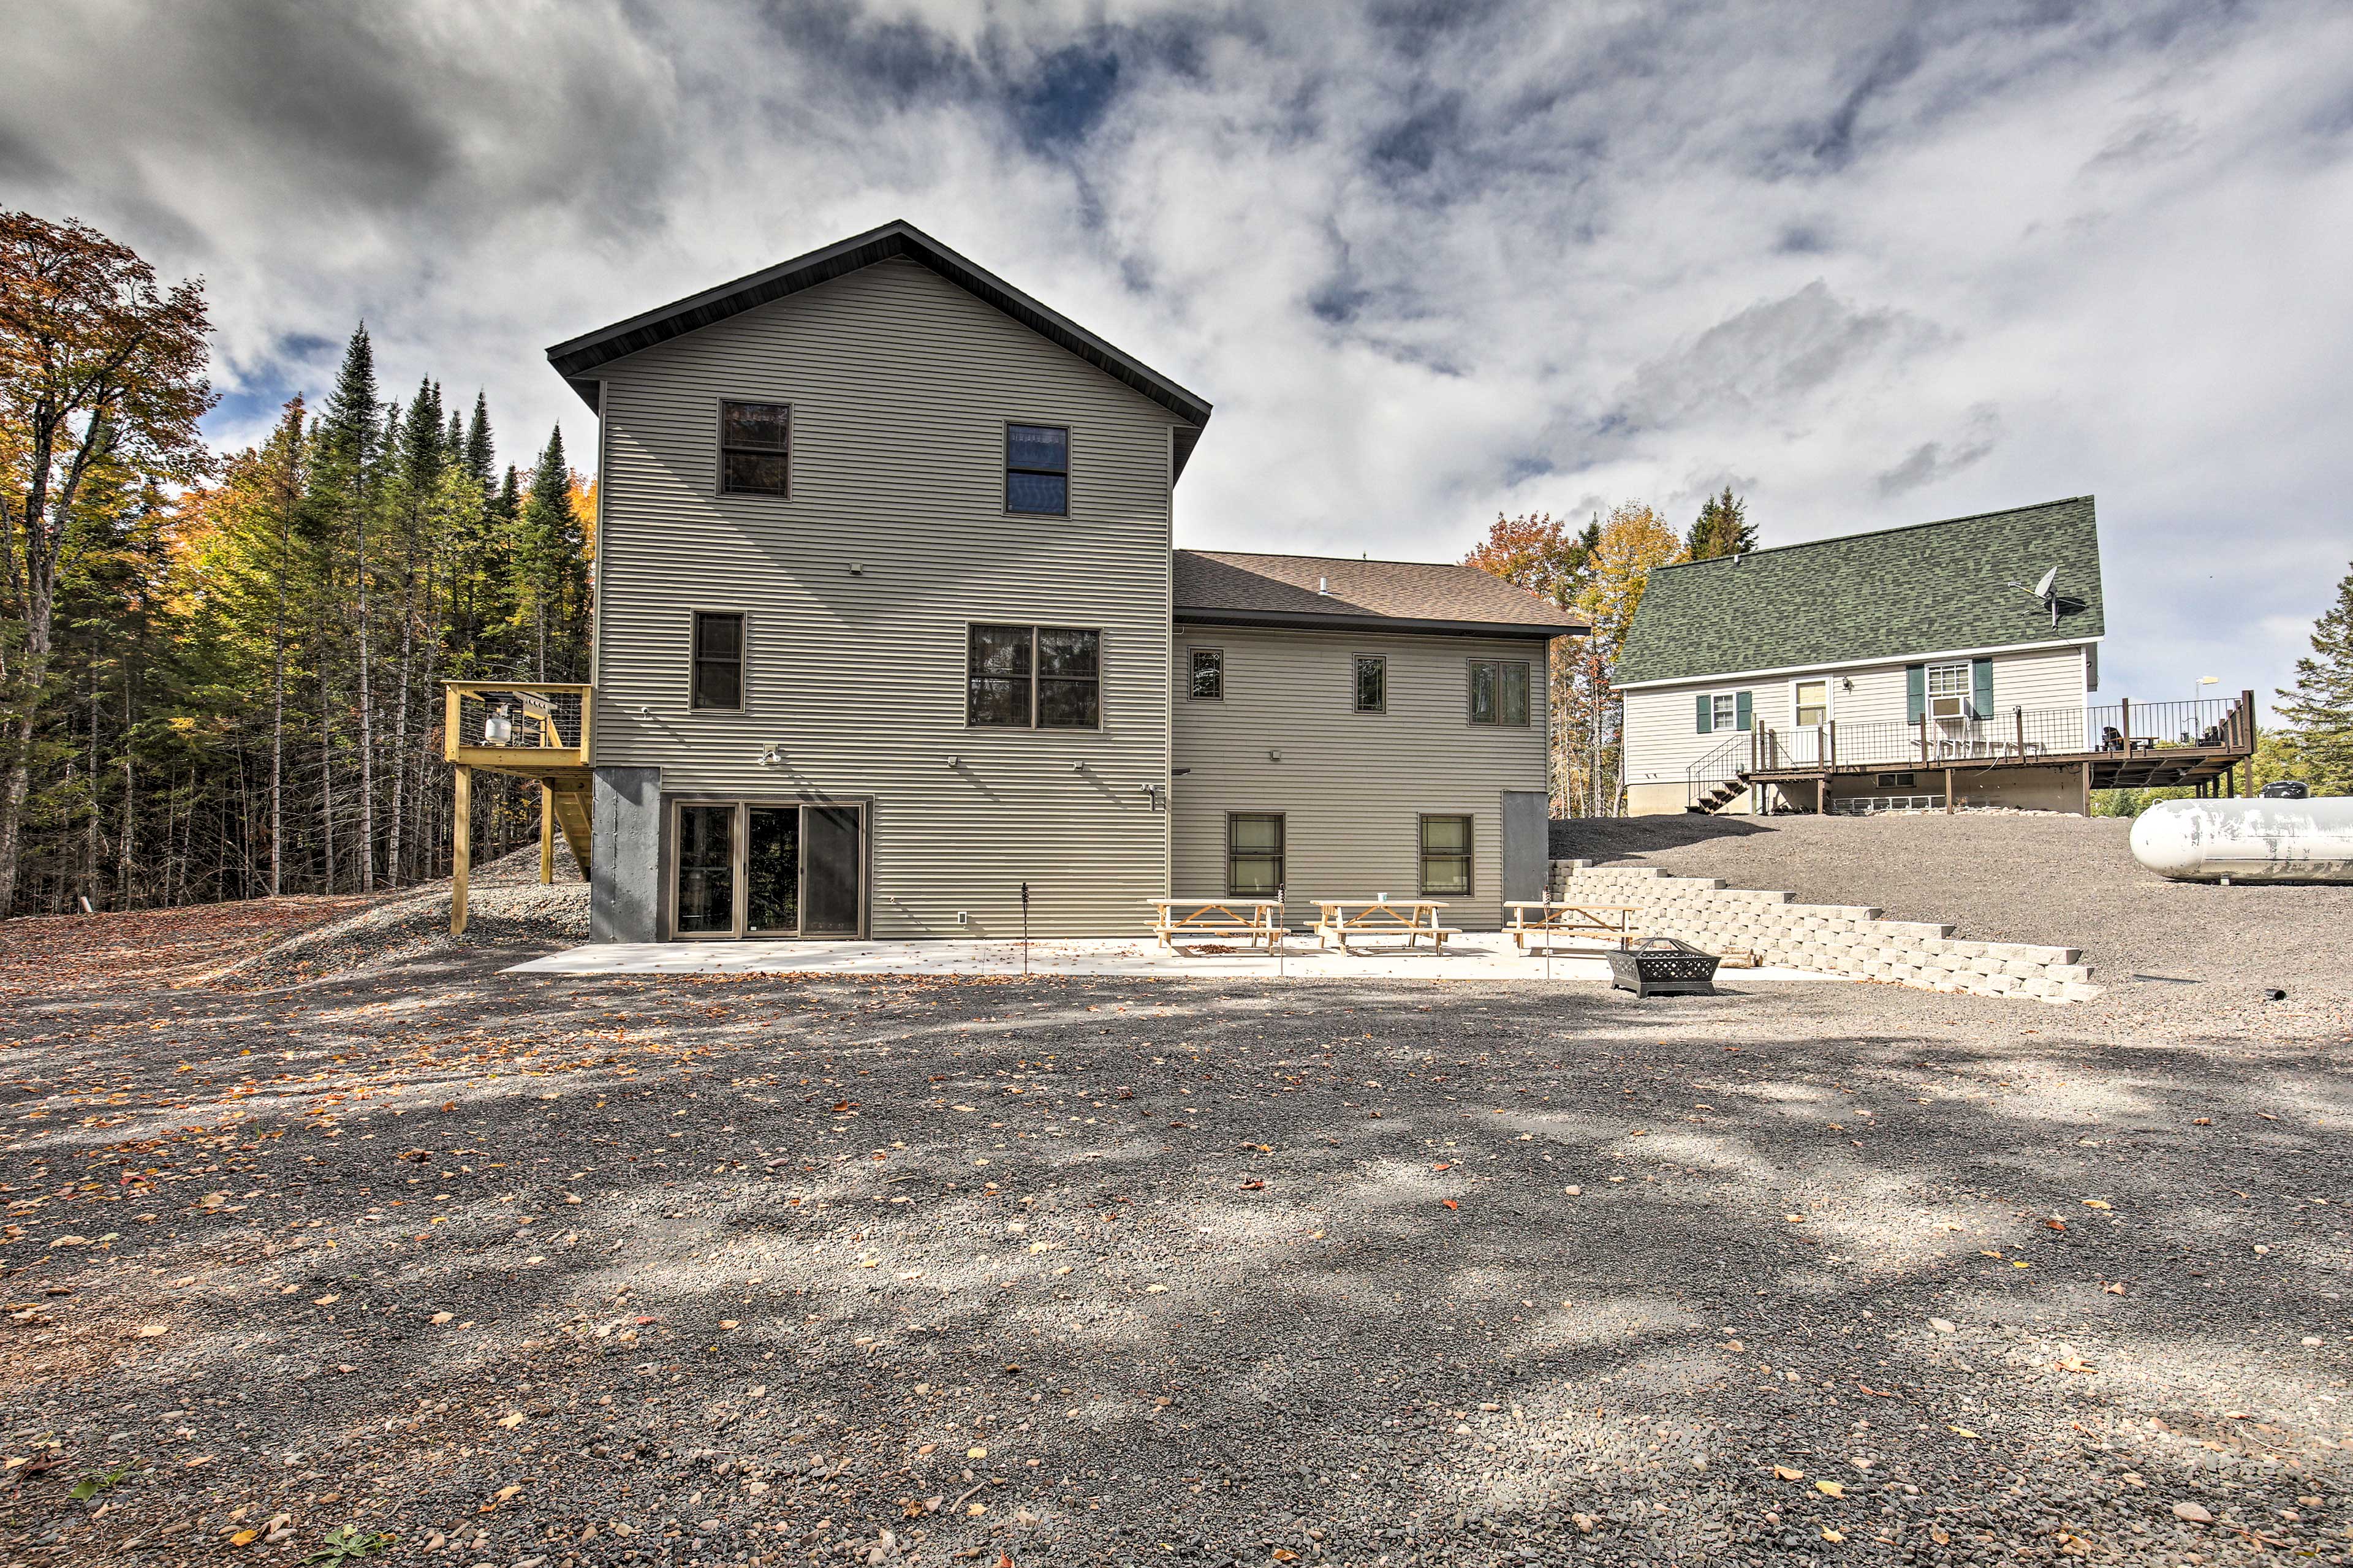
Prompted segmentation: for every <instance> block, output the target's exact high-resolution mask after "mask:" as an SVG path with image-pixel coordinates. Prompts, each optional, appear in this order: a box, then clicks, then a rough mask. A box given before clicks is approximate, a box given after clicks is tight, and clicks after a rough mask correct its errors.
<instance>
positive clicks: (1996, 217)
mask: <svg viewBox="0 0 2353 1568" xmlns="http://www.w3.org/2000/svg"><path fill="white" fill-rule="evenodd" d="M11 13H13V14H14V15H13V17H12V16H11V15H10V14H11ZM0 21H4V22H5V25H6V33H7V36H8V37H9V38H10V47H11V51H12V53H13V54H14V55H15V57H16V65H15V67H14V68H12V70H11V72H10V75H11V79H12V81H11V88H10V90H9V92H8V93H7V94H5V95H0V202H5V203H6V204H7V205H21V206H26V207H29V208H31V209H32V210H34V211H36V212H39V213H42V214H43V215H45V216H69V215H70V216H79V217H80V218H82V219H84V220H85V221H87V222H90V223H92V224H94V225H97V226H100V227H101V228H104V229H106V230H107V231H109V232H111V233H112V234H114V235H115V236H116V237H120V238H121V239H123V240H125V241H127V242H129V243H131V244H132V245H134V246H135V247H138V248H139V249H140V250H141V251H142V252H143V253H145V254H146V255H147V256H148V257H149V258H151V259H153V261H155V262H156V263H157V265H158V266H159V267H161V268H163V269H164V270H165V271H166V272H168V273H170V274H173V275H182V274H188V273H201V274H203V275H204V276H205V277H206V279H207V280H208V283H209V289H210V296H211V299H212V301H213V310H214V316H215V320H216V321H217V322H218V324H219V327H220V332H219V338H218V365H217V379H218V382H219V384H220V385H221V386H222V387H223V389H224V390H225V391H226V392H227V399H226V401H225V403H224V405H223V407H222V409H221V411H220V413H219V414H218V415H217V416H216V419H215V421H214V428H215V431H216V435H217V436H218V437H219V438H220V439H222V440H223V441H224V442H241V441H243V440H245V439H247V438H249V437H251V436H252V435H253V434H254V433H255V432H256V431H257V430H258V429H259V427H260V426H262V425H264V424H266V423H267V421H268V418H269V415H270V413H271V412H272V411H273V410H274V408H275V407H276V405H278V404H279V403H280V401H281V400H282V399H283V398H284V397H286V396H287V395H289V394H290V393H291V392H292V391H294V390H297V389H303V390H308V391H311V392H313V393H315V392H317V391H318V390H319V389H320V388H322V386H323V385H324V384H325V383H326V381H327V378H328V375H329V373H330V372H331V370H332V363H333V360H334V358H335V357H336V354H337V353H339V351H340V347H341V343H342V341H343V337H344V336H345V335H346V334H347V333H348V332H349V331H350V330H351V327H352V324H353V321H355V320H356V319H358V318H360V317H362V316H364V317H365V318H366V320H367V321H368V323H369V327H370V329H371V331H372V332H373V333H374V334H375V341H376V344H377V349H378V353H379V356H380V364H381V366H382V368H383V372H384V374H385V381H386V384H387V385H388V386H393V387H402V388H407V387H413V386H414V385H415V384H416V382H417V378H418V377H419V376H422V375H427V374H429V375H432V376H435V377H437V378H438V379H439V380H441V381H442V382H443V383H444V384H445V388H446V389H447V391H448V393H449V394H450V395H453V396H461V397H467V398H470V396H471V395H472V392H473V390H474V389H475V388H476V387H477V386H480V387H483V388H486V389H487V390H488V392H489V395H490V398H491V407H492V412H493V416H494V418H495V420H496V422H497V424H498V426H499V429H500V431H501V436H502V437H503V441H504V455H505V456H507V457H509V458H515V459H517V460H521V459H522V458H524V456H525V448H526V447H535V446H536V445H537V444H538V443H539V442H540V441H541V440H543V438H544V436H545V433H546V430H547V428H548V426H550V424H551V423H553V422H555V421H558V420H561V421H562V422H563V423H564V425H565V436H566V439H567V441H580V442H584V443H585V442H586V439H587V438H588V437H590V435H591V431H590V428H589V423H590V422H589V420H588V418H587V416H586V413H585V411H584V410H583V409H582V408H581V407H580V405H578V404H577V403H576V402H575V401H574V400H573V399H572V398H571V395H570V394H569V393H567V392H566V391H565V389H564V388H563V386H562V385H561V384H560V383H558V381H557V380H556V378H555V377H554V374H553V373H552V372H550V371H549V370H548V369H547V368H546V365H545V363H544V360H543V353H542V351H543V349H544V347H545V346H546V345H547V344H549V343H551V342H556V341H558V340H560V339H563V338H566V337H570V336H572V335H574V334H575V333H578V332H580V331H586V330H588V329H591V328H594V327H597V326H601V325H603V324H605V323H607V322H608V321H613V320H616V319H617V318H619V317H622V316H624V315H628V314H631V313H634V312H636V311H638V310H642V309H645V308H647V307H649V306H650V305H653V304H656V303H659V302H661V301H663V300H670V299H672V298H675V297H677V296H680V295H681V294H685V293H688V292H691V291H692V290H695V289H700V288H702V287H705V286H707V285H709V284H712V283H714V282H718V281H721V280H723V279H728V278H731V277H733V276H736V275H738V274H741V273H743V272H746V271H749V270H752V269H754V268H758V267H761V266H764V265H766V264H768V263H770V262H773V261H776V260H780V259H782V258H786V257H788V256H792V255H796V254H797V253H799V252H801V251H804V250H807V249H810V248H813V247H817V246H818V245H821V244H824V243H826V242H828V241H830V240H833V239H836V238H839V237H842V236H844V235H848V234H850V233H854V232H856V231H858V230H860V229H864V228H868V227H871V226H873V225H875V224H877V223H880V222H882V221H884V220H886V219H889V218H893V217H905V218H908V219H910V220H912V221H913V222H914V223H916V224H917V225H919V226H922V227H923V228H925V229H927V230H929V231H930V232H931V233H932V234H934V236H936V237H939V238H940V239H942V240H944V241H945V242H946V243H947V244H949V245H951V246H953V247H956V248H957V249H959V250H962V251H963V252H965V254H966V255H968V256H970V257H972V258H974V259H975V260H976V261H978V262H979V263H981V264H982V265H983V266H986V267H987V268H991V269H993V270H995V271H997V272H998V273H1000V274H1002V275H1003V276H1005V277H1007V278H1008V279H1011V280H1013V281H1014V282H1015V283H1017V284H1018V285H1019V286H1021V287H1022V288H1024V289H1028V290H1029V292H1031V293H1033V294H1036V295H1038V296H1039V297H1040V298H1042V299H1044V300H1047V301H1048V302H1050V303H1051V304H1053V305H1054V306H1056V307H1057V308H1058V309H1060V310H1062V311H1063V312H1064V313H1066V314H1068V315H1070V316H1071V317H1074V318H1075V319H1077V320H1078V321H1082V322H1085V323H1086V324H1087V325H1088V326H1090V327H1091V328H1092V329H1093V330H1095V331H1097V332H1099V333H1101V334H1102V335H1103V336H1104V337H1107V338H1109V339H1110V340H1111V341H1112V342H1116V343H1118V344H1120V345H1121V346H1122V347H1123V348H1125V349H1127V350H1129V351H1130V352H1132V353H1135V354H1136V355H1137V356H1138V357H1140V358H1142V359H1144V360H1145V361H1146V362H1147V363H1151V364H1153V365H1154V366H1155V367H1156V368H1158V369H1160V370H1162V371H1164V372H1166V374H1170V375H1172V376H1174V377H1175V378H1176V379H1177V380H1179V381H1181V382H1183V383H1184V384H1187V386H1189V387H1191V388H1193V389H1194V390H1196V391H1198V392H1199V393H1200V394H1202V395H1205V396H1207V397H1208V398H1209V399H1210V400H1211V401H1213V402H1214V403H1215V404H1216V405H1217V410H1218V412H1217V417H1216V419H1215V420H1214V421H1213V423H1212V424H1211V426H1210V427H1209V431H1208V435H1207V437H1206V438H1205V439H1204V440H1203V442H1202V445H1201V447H1200V450H1199V453H1198V456H1197V457H1196V458H1195V460H1194V463H1193V465H1192V467H1191V468H1189V469H1188V470H1187V475H1186V479H1185V483H1184V485H1183V486H1182V488H1181V489H1180V490H1179V493H1178V502H1177V505H1178V512H1177V516H1178V532H1179V538H1180V542H1185V543H1188V544H1197V545H1204V546H1218V545H1226V546H1242V545H1249V546H1254V547H1259V548H1268V547H1276V548H1290V549H1297V550H1303V551H1332V552H1349V553H1354V552H1358V551H1370V552H1374V553H1377V554H1388V555H1395V556H1403V557H1410V558H1422V559H1439V558H1446V557H1451V556H1454V555H1459V554H1460V553H1461V551H1462V550H1463V549H1464V548H1466V547H1467V546H1468V545H1469V544H1470V543H1472V542H1473V541H1474V540H1475V539H1476V538H1477V536H1478V535H1479V534H1480V533H1481V532H1482V531H1483V529H1484V527H1485V525H1486V523H1487V522H1488V521H1489V520H1491V519H1492V518H1493V516H1494V515H1495V514H1496V512H1497V511H1499V510H1502V511H1509V512H1515V513H1516V512H1520V511H1525V510H1549V511H1552V512H1554V513H1555V514H1556V515H1557V514H1567V515H1569V516H1571V517H1575V518H1579V519H1581V518H1582V517H1583V516H1585V515H1586V514H1587V513H1588V512H1590V511H1592V510H1595V509H1597V508H1604V507H1607V506H1609V505H1610V504H1611V503H1613V502H1615V501H1618V500H1625V499H1641V500H1649V501H1651V503H1653V504H1654V505H1656V506H1658V507H1659V508H1660V509H1661V510H1663V511H1664V512H1665V513H1666V514H1667V515H1668V516H1669V517H1670V518H1671V519H1672V520H1673V521H1676V522H1677V523H1678V524H1681V523H1683V522H1686V521H1688V520H1689V518H1690V516H1691V514H1692V513H1693V512H1694V510H1696V508H1697V505H1698V502H1699V500H1700V498H1701V497H1702V496H1703V495H1704V494H1705V493H1707V492H1709V491H1711V490H1713V489H1715V488H1716V487H1718V486H1720V485H1723V484H1725V483H1729V484H1731V485H1732V486H1733V487H1734V488H1735V489H1738V490H1740V491H1741V492H1743V493H1745V494H1746V496H1747V498H1748V501H1749V515H1750V517H1751V518H1752V520H1754V521H1757V523H1759V524H1761V526H1762V528H1763V531H1764V536H1765V542H1767V543H1768V544H1771V543H1787V542H1794V541H1797V540H1802V539H1808V538H1813V537H1817V536H1819V535H1821V534H1825V533H1837V532H1845V531H1852V530H1855V529H1861V528H1870V527H1876V526H1883V525H1888V524H1894V523H1904V522H1914V521H1926V520H1929V519H1933V518H1937V517H1946V516H1953V515H1957V514H1961V513H1967V512H1972V511H1981V510H1990V509H1994V508H1999V507H2004V506H2011V505H2017V504H2021V503H2026V502H2031V501H2038V500H2049V499H2052V498H2054V497H2059V496H2067V495H2074V494H2080V493H2084V492H2087V491H2088V492H2091V493H2094V494H2096V495H2097V496H2098V498H2099V502H2100V521H2101V525H2102V532H2103V534H2104V536H2105V547H2106V548H2105V556H2106V563H2107V570H2106V588H2107V593H2108V596H2109V624H2110V627H2111V635H2110V639H2109V643H2108V648H2107V653H2106V656H2105V661H2104V664H2105V680H2104V690H2105V692H2107V693H2110V694H2115V693H2118V692H2121V693H2123V694H2125V695H2128V696H2133V697H2136V698H2140V699H2144V700H2160V699H2168V698H2177V697H2182V696H2187V695H2189V692H2190V689H2191V686H2192V683H2193V682H2194V681H2195V680H2196V679H2197V678H2198V677H2200V676H2201V675H2215V676H2219V677H2221V682H2222V686H2221V689H2224V690H2235V689H2238V688H2240V687H2242V686H2253V687H2255V688H2256V689H2258V690H2259V691H2263V692H2264V693H2265V694H2266V695H2268V690H2269V689H2270V688H2271V687H2273V686H2275V685H2277V684H2279V683H2280V682H2281V681H2282V680H2284V679H2286V678H2287V674H2288V671H2289V668H2290V666H2291V664H2292V661H2293V659H2294V658H2295V654H2296V653H2297V652H2298V651H2300V650H2301V649H2302V648H2303V647H2304V645H2305V642H2306V637H2308V635H2309V631H2310V626H2311V621H2312V618H2313V616H2315V615H2316V614H2317V613H2318V612H2319V611H2320V610H2321V609H2322V608H2323V606H2324V605H2326V603H2327V600H2328V599H2329V597H2330V595H2331V594H2332V591H2333V587H2334V584H2335V583H2336V581H2337V578H2338V576H2339V575H2341V574H2343V573H2344V572H2345V571H2346V569H2347V566H2348V558H2353V507H2348V498H2353V376H2348V352H2353V7H2348V6H2347V5H2343V4H2340V3H2336V0H2305V3H2296V0H2280V3H2276V4H2265V3H2262V0H2249V3H2244V4H2230V3H2227V0H2196V3H2180V0H2119V3H2117V4H2112V5H2098V4H2069V3H2066V0H1926V3H1918V4H1909V5H1907V4H1903V3H1900V0H1885V3H1882V4H1873V5H1854V4H1851V3H1850V4H1835V3H1832V4H1821V5H1802V4H1781V5H1767V4H1759V3H1754V0H1751V3H1746V4H1740V3H1735V4H1726V5H1714V4H1707V3H1704V0H1659V3H1654V4H1650V5H1624V4H1582V5H1569V4H1563V3H1557V0H1555V3H1544V0H1535V3H1529V4H1515V3H1514V0H1493V3H1485V4H1482V3H1477V0H1443V3H1430V4H1419V5H1407V4H1398V5H1321V4H1309V3H1287V4H1282V5H1264V4H1261V5H1230V6H1219V5H1180V4H1155V3H1152V0H1102V3H1096V4H1061V3H1053V0H1047V3H1041V4H1038V5H1023V6H1016V5H987V4H955V3H952V0H869V3H866V4H858V3H854V0H801V3H797V4H779V5H753V4H739V5H716V4H695V3H690V0H645V3H642V4H625V3H615V0H552V3H548V4H520V3H498V0H448V3H432V0H410V3H406V4H402V3H395V0H380V3H377V4H373V5H341V6H338V5H323V6H322V5H310V4H293V3H287V4H278V5H273V4H268V3H264V0H244V3H237V0H149V3H141V0H75V3H74V4H72V5H47V4H41V3H38V0H0Z"/></svg>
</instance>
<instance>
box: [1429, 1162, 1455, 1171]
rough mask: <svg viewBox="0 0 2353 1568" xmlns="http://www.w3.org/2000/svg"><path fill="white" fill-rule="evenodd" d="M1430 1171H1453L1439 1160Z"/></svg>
mask: <svg viewBox="0 0 2353 1568" xmlns="http://www.w3.org/2000/svg"><path fill="white" fill-rule="evenodd" d="M1430 1169H1431V1170H1433V1171H1451V1170H1452V1169H1454V1167H1453V1166H1452V1165H1451V1164H1448V1163H1446V1162H1444V1161H1442V1160H1441V1161H1440V1162H1439V1163H1437V1164H1435V1165H1432V1166H1431V1167H1430Z"/></svg>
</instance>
